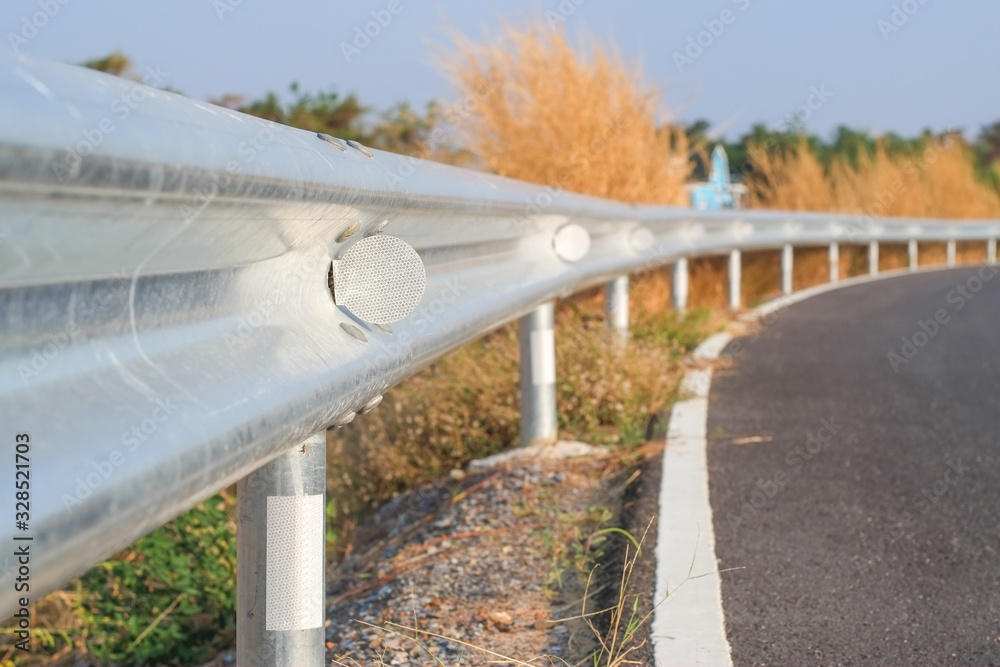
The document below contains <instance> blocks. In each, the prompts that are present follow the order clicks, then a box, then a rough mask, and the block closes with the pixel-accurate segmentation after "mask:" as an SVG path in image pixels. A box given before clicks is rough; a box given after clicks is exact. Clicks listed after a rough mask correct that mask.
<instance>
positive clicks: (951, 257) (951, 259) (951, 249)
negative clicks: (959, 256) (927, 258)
mask: <svg viewBox="0 0 1000 667" xmlns="http://www.w3.org/2000/svg"><path fill="white" fill-rule="evenodd" d="M948 266H955V239H948Z"/></svg>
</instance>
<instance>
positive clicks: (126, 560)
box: [77, 494, 236, 665]
mask: <svg viewBox="0 0 1000 667" xmlns="http://www.w3.org/2000/svg"><path fill="white" fill-rule="evenodd" d="M233 507H234V499H233V497H232V496H231V495H229V494H221V495H216V496H213V497H212V498H210V499H208V500H206V501H205V502H203V503H202V504H200V505H198V506H197V507H195V508H194V509H192V510H190V511H188V512H185V513H184V514H182V515H181V516H179V517H177V519H175V520H174V521H172V522H171V523H168V524H167V525H165V526H163V527H162V528H159V529H157V530H155V531H154V532H152V533H150V534H149V535H147V536H146V537H143V538H142V539H140V540H139V541H138V542H136V543H135V544H134V545H133V546H132V547H130V548H129V549H127V550H125V551H123V552H121V553H120V554H118V555H117V556H115V557H114V558H112V559H111V560H108V561H105V562H104V563H101V564H100V565H98V566H96V567H94V568H92V569H91V570H90V571H89V572H87V573H86V574H85V575H83V577H81V578H80V581H79V584H78V585H79V590H80V596H79V598H78V605H79V607H78V610H77V611H78V614H80V616H81V618H80V620H81V625H82V627H83V628H85V632H86V633H87V634H86V637H85V641H84V644H85V647H86V650H87V652H88V653H89V654H90V655H91V656H93V657H94V658H96V659H98V660H100V661H101V662H104V663H119V664H143V665H148V664H177V665H181V664H184V665H187V664H193V663H197V662H203V661H205V660H206V659H207V658H208V657H209V655H210V654H211V653H212V651H213V650H216V649H222V648H228V647H229V646H231V645H232V642H233V638H234V637H235V604H236V586H235V574H236V526H235V523H234V521H233Z"/></svg>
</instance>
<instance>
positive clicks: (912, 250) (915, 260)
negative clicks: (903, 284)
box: [907, 239, 920, 271]
mask: <svg viewBox="0 0 1000 667" xmlns="http://www.w3.org/2000/svg"><path fill="white" fill-rule="evenodd" d="M907 251H908V252H909V255H910V271H916V270H917V269H919V268H920V246H919V245H918V244H917V240H916V239H910V242H909V243H908V244H907Z"/></svg>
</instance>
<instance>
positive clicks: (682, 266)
mask: <svg viewBox="0 0 1000 667" xmlns="http://www.w3.org/2000/svg"><path fill="white" fill-rule="evenodd" d="M673 288H674V310H676V311H677V312H678V313H680V314H681V315H683V314H684V313H685V312H686V311H687V302H688V260H687V257H678V258H677V261H676V262H674V281H673Z"/></svg>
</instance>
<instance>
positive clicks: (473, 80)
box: [446, 23, 689, 204]
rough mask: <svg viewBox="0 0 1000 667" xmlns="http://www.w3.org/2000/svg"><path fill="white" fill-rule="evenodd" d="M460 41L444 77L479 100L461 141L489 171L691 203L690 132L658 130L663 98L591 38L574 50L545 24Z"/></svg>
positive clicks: (600, 192) (625, 196) (625, 197)
mask: <svg viewBox="0 0 1000 667" xmlns="http://www.w3.org/2000/svg"><path fill="white" fill-rule="evenodd" d="M455 41H456V45H457V51H456V52H455V53H454V54H453V56H452V58H451V59H450V60H448V61H447V63H446V69H447V70H448V72H449V73H450V74H451V76H452V79H453V80H454V82H455V84H456V87H457V89H458V92H459V95H460V96H462V97H469V98H472V99H481V102H480V103H479V104H478V105H477V106H476V108H475V110H474V112H473V114H472V116H471V117H470V118H469V119H468V121H467V122H465V123H463V124H462V127H461V133H462V138H463V140H464V141H465V144H466V147H467V148H468V149H469V150H471V151H472V152H473V153H474V154H475V155H477V156H478V157H479V158H480V159H481V161H482V165H483V167H484V168H486V169H487V170H489V171H492V172H495V173H497V174H501V175H503V176H510V177H512V178H518V179H521V180H525V181H531V182H533V183H540V184H542V185H550V186H553V187H560V188H563V189H565V190H569V191H572V192H581V193H585V194H590V195H596V196H600V197H608V198H611V199H617V200H619V201H624V202H630V203H657V204H686V203H687V202H686V197H685V194H684V183H685V181H686V180H687V178H688V173H689V167H688V159H687V151H688V145H687V139H686V136H685V134H684V132H683V129H682V128H680V127H678V126H675V125H669V124H665V123H659V122H658V112H659V110H658V108H657V107H658V101H657V98H658V95H657V93H656V91H655V90H653V89H651V88H648V87H646V86H644V85H643V83H642V79H641V75H640V73H639V70H638V68H637V67H633V66H629V65H627V64H626V63H624V62H623V61H622V60H621V58H619V57H618V56H617V55H616V54H615V52H614V51H613V50H612V49H608V48H605V47H603V46H601V45H600V44H599V43H598V42H597V41H596V40H594V39H592V38H587V39H584V40H583V43H582V45H581V46H580V47H579V48H574V47H573V46H572V45H571V44H570V42H569V41H568V39H567V37H566V35H565V34H563V33H562V32H558V31H553V30H550V29H548V28H546V27H544V26H543V25H541V24H540V23H539V24H537V25H529V26H528V27H526V28H515V27H512V26H506V27H505V28H504V30H503V34H502V36H501V37H500V38H498V39H496V40H492V41H488V42H485V43H477V42H473V41H471V40H468V39H466V38H463V37H460V36H456V40H455ZM484 87H485V89H486V90H487V94H486V95H485V96H484V95H483V90H484Z"/></svg>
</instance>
